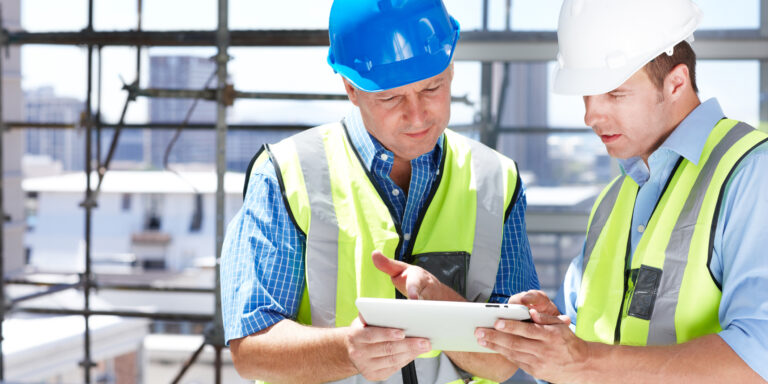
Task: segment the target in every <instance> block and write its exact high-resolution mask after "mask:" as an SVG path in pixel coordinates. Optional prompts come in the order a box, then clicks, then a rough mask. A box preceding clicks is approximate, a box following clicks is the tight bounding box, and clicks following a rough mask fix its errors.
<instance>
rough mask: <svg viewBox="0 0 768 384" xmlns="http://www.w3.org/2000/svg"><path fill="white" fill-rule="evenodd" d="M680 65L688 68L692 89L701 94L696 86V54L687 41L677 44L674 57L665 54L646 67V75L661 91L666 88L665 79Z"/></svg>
mask: <svg viewBox="0 0 768 384" xmlns="http://www.w3.org/2000/svg"><path fill="white" fill-rule="evenodd" d="M679 64H685V65H686V66H687V67H688V74H689V75H690V78H691V87H692V88H693V91H694V92H696V93H699V87H698V86H697V85H696V53H695V52H693V48H691V46H690V44H688V42H686V41H685V40H683V41H681V42H679V43H677V45H675V48H674V53H672V56H669V55H667V53H666V52H663V53H662V54H661V55H659V56H656V58H655V59H653V60H651V61H650V62H649V63H648V64H646V65H645V73H647V74H648V77H650V78H651V81H652V82H653V84H654V85H656V88H658V89H659V90H661V89H662V87H663V86H664V79H666V78H667V75H668V74H669V72H670V71H672V69H673V68H675V67H676V66H678V65H679Z"/></svg>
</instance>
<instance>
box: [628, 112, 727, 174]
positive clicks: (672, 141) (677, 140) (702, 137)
mask: <svg viewBox="0 0 768 384" xmlns="http://www.w3.org/2000/svg"><path fill="white" fill-rule="evenodd" d="M724 117H725V115H724V114H723V110H722V108H721V107H720V103H718V101H717V99H715V98H712V99H709V100H707V101H705V102H703V103H701V104H699V106H698V107H696V108H695V109H694V110H693V111H691V113H689V114H688V116H686V117H685V119H683V121H682V122H681V123H680V124H679V125H678V126H677V128H675V130H674V131H672V133H671V134H670V135H669V137H667V139H666V140H665V141H664V143H663V144H662V145H661V146H660V147H659V148H658V149H656V151H654V153H653V154H651V157H654V155H655V154H656V153H661V152H673V153H676V154H677V155H679V156H682V157H683V158H685V159H686V160H688V161H690V162H692V163H693V164H698V163H699V160H700V158H701V153H702V152H703V151H704V144H706V142H707V138H708V137H709V134H710V132H711V131H712V129H714V127H715V125H717V122H718V121H720V120H721V119H723V118H724ZM618 161H619V165H621V168H622V169H623V170H624V173H626V174H627V175H629V176H630V177H631V178H632V179H634V180H635V181H636V182H637V183H638V184H640V185H642V184H643V183H645V181H647V180H648V168H647V167H646V166H645V163H643V159H642V158H641V157H639V156H637V157H631V158H629V159H618ZM648 161H649V163H650V162H651V159H650V158H649V160H648Z"/></svg>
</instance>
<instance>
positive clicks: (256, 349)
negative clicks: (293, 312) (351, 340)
mask: <svg viewBox="0 0 768 384" xmlns="http://www.w3.org/2000/svg"><path fill="white" fill-rule="evenodd" d="M346 330H347V328H315V327H307V326H303V325H300V324H298V323H295V322H293V321H291V320H283V321H281V322H279V323H277V324H275V325H273V326H272V327H270V328H268V329H266V330H264V331H261V332H259V333H257V334H254V335H250V336H247V337H244V338H242V339H237V340H232V341H231V342H230V350H231V352H232V358H233V360H234V363H235V368H236V369H237V372H238V373H239V374H240V376H242V377H244V378H247V379H251V380H264V381H268V382H271V383H319V382H326V381H334V380H339V379H343V378H345V377H349V376H352V375H355V374H357V369H356V368H355V367H354V365H352V363H351V362H350V360H349V357H348V354H347V349H346V345H345V341H344V338H345V335H346V333H345V332H346Z"/></svg>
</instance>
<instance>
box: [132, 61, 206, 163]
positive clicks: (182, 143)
mask: <svg viewBox="0 0 768 384" xmlns="http://www.w3.org/2000/svg"><path fill="white" fill-rule="evenodd" d="M215 71H216V64H215V63H214V62H213V61H211V60H210V59H209V58H207V57H194V56H152V57H150V58H149V87H150V88H164V89H203V88H204V86H205V84H206V82H207V80H208V79H209V78H210V77H211V75H213V74H214V73H215ZM209 86H210V87H216V80H215V79H214V80H213V81H211V82H210V84H209ZM193 102H194V101H193V100H192V99H179V98H151V99H149V122H150V123H174V124H181V123H182V122H183V121H184V119H185V117H186V115H187V113H188V112H189V109H190V107H191V106H192V103H193ZM215 121H216V103H215V102H212V101H205V100H199V101H198V102H197V105H196V106H195V110H194V112H193V113H192V115H191V116H190V119H189V122H190V123H211V124H212V123H214V122H215ZM174 133H175V131H174V130H152V131H150V133H149V135H150V137H151V140H150V143H151V144H150V148H146V149H149V151H150V155H149V156H148V160H149V161H150V163H151V164H152V166H154V167H158V168H159V167H162V166H163V156H164V155H165V150H166V148H167V147H168V144H169V143H170V141H171V139H172V137H173V135H174ZM145 134H146V133H145ZM215 143H216V133H215V132H214V131H213V130H207V131H194V130H185V131H182V133H181V136H179V139H178V141H176V143H175V144H174V147H173V149H172V151H171V153H170V155H169V157H168V162H169V163H177V164H178V163H186V164H189V163H207V164H214V163H215V153H216V152H215V149H216V145H215Z"/></svg>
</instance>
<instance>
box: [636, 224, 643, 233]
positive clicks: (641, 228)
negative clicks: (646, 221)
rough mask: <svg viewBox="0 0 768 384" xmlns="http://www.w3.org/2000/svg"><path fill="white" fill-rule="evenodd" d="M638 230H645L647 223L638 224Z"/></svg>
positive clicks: (641, 231)
mask: <svg viewBox="0 0 768 384" xmlns="http://www.w3.org/2000/svg"><path fill="white" fill-rule="evenodd" d="M637 231H638V232H640V233H643V232H645V225H642V224H640V225H638V226H637Z"/></svg>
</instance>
